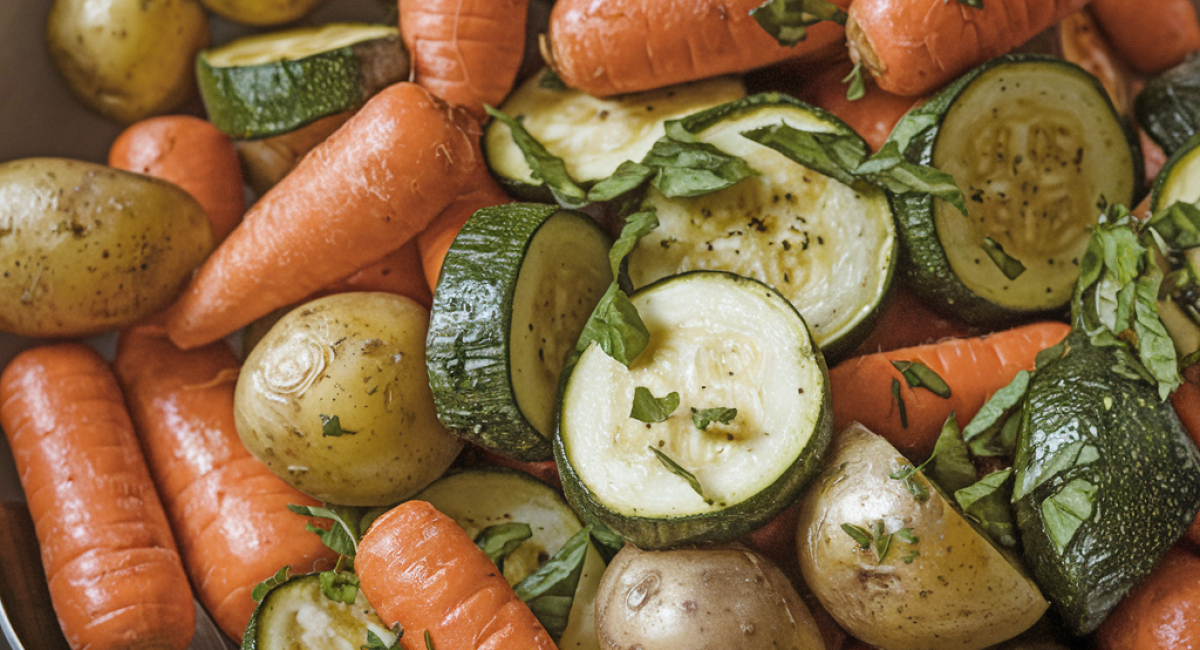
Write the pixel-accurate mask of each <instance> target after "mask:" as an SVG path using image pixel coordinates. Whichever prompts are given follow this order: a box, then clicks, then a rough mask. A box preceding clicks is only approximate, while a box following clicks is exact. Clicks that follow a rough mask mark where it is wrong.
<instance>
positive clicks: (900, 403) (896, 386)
mask: <svg viewBox="0 0 1200 650" xmlns="http://www.w3.org/2000/svg"><path fill="white" fill-rule="evenodd" d="M892 398H893V399H895V400H896V406H897V407H898V408H899V409H900V427H901V428H903V429H907V428H908V409H906V408H905V406H904V396H902V395H901V394H900V380H899V379H895V378H893V379H892Z"/></svg>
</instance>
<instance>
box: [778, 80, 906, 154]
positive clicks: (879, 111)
mask: <svg viewBox="0 0 1200 650" xmlns="http://www.w3.org/2000/svg"><path fill="white" fill-rule="evenodd" d="M853 68H854V65H853V64H851V63H850V62H848V61H847V62H842V63H839V64H837V65H834V66H832V67H829V68H827V69H826V70H825V71H824V72H821V73H820V74H818V75H817V76H816V77H814V78H813V79H812V80H811V81H809V82H808V83H806V84H804V85H803V86H801V88H800V92H799V95H798V96H799V98H800V99H802V100H804V101H806V102H808V103H810V104H815V105H817V106H819V107H821V108H823V109H825V110H827V111H829V112H830V113H833V114H834V115H836V116H837V117H838V118H840V119H841V120H842V121H843V122H845V123H846V124H849V125H850V128H852V129H854V130H855V131H856V132H858V134H859V135H861V136H862V137H863V139H864V140H866V141H867V144H868V145H869V146H870V147H871V151H879V148H880V147H882V146H883V142H884V141H885V140H887V137H888V135H890V134H891V132H892V129H893V128H895V126H896V122H899V121H900V118H902V117H904V114H905V113H907V112H908V111H909V109H911V108H912V107H913V106H915V105H917V104H918V103H920V102H921V101H922V100H921V99H919V98H913V97H901V96H900V95H893V94H892V93H889V92H887V91H885V90H882V89H880V88H879V86H878V85H876V84H875V82H873V81H872V80H870V79H864V80H863V89H864V91H865V94H863V96H862V97H860V98H858V99H856V100H853V101H851V100H849V99H847V98H846V83H845V82H844V81H842V80H843V79H845V78H846V76H847V75H849V74H850V72H851V70H852V69H853Z"/></svg>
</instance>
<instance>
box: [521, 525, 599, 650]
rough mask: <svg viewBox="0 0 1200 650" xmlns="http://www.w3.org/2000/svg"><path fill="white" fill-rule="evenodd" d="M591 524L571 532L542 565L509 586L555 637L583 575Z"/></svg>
mask: <svg viewBox="0 0 1200 650" xmlns="http://www.w3.org/2000/svg"><path fill="white" fill-rule="evenodd" d="M589 539H591V527H584V529H583V530H580V531H579V532H577V533H575V534H574V535H572V536H571V538H570V539H568V540H567V542H566V543H565V544H563V545H562V548H560V549H558V552H557V553H555V554H554V555H553V557H551V558H550V559H549V560H546V562H545V564H543V565H542V566H540V567H538V568H537V570H536V571H534V572H533V573H531V574H529V575H528V576H527V577H526V578H525V579H524V580H522V581H521V582H519V583H517V584H516V586H514V587H513V591H515V592H516V594H517V597H518V598H520V599H521V601H522V602H524V603H525V604H526V605H528V606H529V609H530V610H531V611H532V612H533V614H534V616H536V617H537V619H538V620H539V621H541V623H542V627H544V628H546V631H547V632H549V633H550V636H551V637H552V638H553V639H554V640H555V641H558V639H559V638H560V637H561V636H562V633H563V630H565V629H566V628H567V618H568V616H569V615H570V613H571V604H572V603H573V602H574V601H575V588H576V587H578V586H579V576H580V575H582V574H583V560H584V558H585V557H586V556H587V550H588V540H589Z"/></svg>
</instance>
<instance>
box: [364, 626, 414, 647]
mask: <svg viewBox="0 0 1200 650" xmlns="http://www.w3.org/2000/svg"><path fill="white" fill-rule="evenodd" d="M392 634H393V635H395V639H393V640H392V644H391V645H388V644H387V643H385V642H384V640H383V639H381V638H379V635H378V634H375V632H374V630H367V644H366V645H363V646H359V650H402V648H403V647H404V646H403V645H402V644H401V643H400V639H402V638H404V627H403V626H402V625H400V624H399V623H396V624H395V625H393V626H392Z"/></svg>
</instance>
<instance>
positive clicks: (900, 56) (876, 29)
mask: <svg viewBox="0 0 1200 650" xmlns="http://www.w3.org/2000/svg"><path fill="white" fill-rule="evenodd" d="M1122 1H1128V0H1122ZM1088 2H1089V0H1010V1H1007V2H986V1H985V2H984V3H983V7H982V8H975V7H970V6H967V5H965V4H963V3H960V2H953V1H950V2H946V1H945V0H855V1H854V2H853V3H851V5H850V10H849V14H850V17H849V19H848V20H847V22H846V39H847V41H848V43H849V45H850V55H851V57H852V58H853V59H854V60H855V61H856V62H858V61H861V62H862V63H863V65H864V66H865V67H866V68H867V69H868V70H870V72H871V74H872V75H874V77H875V81H876V82H878V83H879V87H880V88H882V89H884V90H886V91H888V92H890V93H895V94H897V95H906V96H910V97H912V96H916V95H923V94H926V93H928V92H930V91H933V90H936V89H937V88H939V87H941V86H942V85H944V84H945V83H946V82H948V81H950V80H952V79H954V78H955V77H957V76H958V75H960V74H962V73H964V72H966V71H967V70H969V69H971V68H973V67H975V66H976V65H979V64H980V63H983V62H984V61H987V60H988V59H991V58H993V57H996V56H999V55H1001V54H1005V53H1007V52H1009V51H1011V50H1012V49H1013V48H1015V47H1017V46H1018V45H1021V44H1022V43H1024V42H1025V41H1027V40H1029V39H1030V38H1031V37H1032V36H1033V35H1035V34H1037V33H1038V32H1040V31H1042V30H1043V29H1046V28H1047V27H1049V26H1051V25H1053V24H1055V23H1057V22H1058V21H1060V20H1062V19H1063V18H1065V17H1066V16H1068V15H1069V14H1071V13H1074V12H1076V11H1078V10H1079V9H1080V8H1082V7H1083V6H1084V5H1086V4H1087V3H1088Z"/></svg>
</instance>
